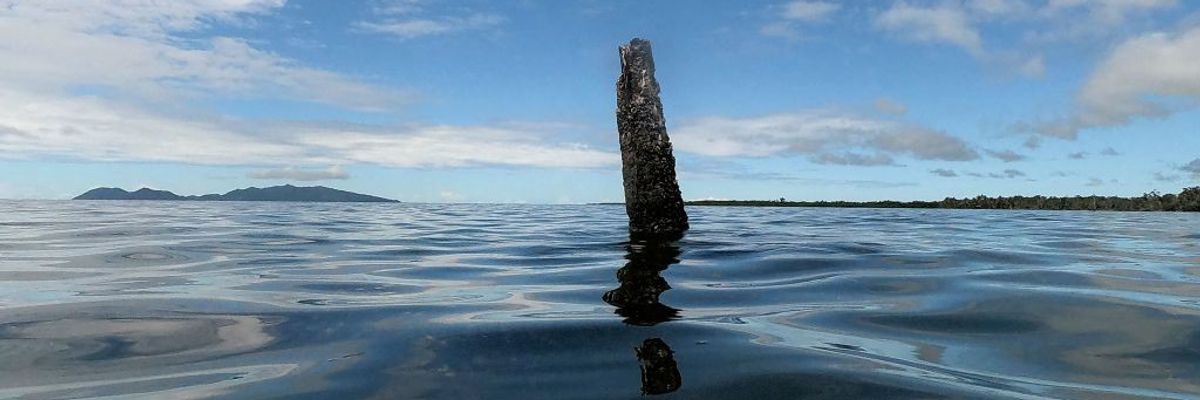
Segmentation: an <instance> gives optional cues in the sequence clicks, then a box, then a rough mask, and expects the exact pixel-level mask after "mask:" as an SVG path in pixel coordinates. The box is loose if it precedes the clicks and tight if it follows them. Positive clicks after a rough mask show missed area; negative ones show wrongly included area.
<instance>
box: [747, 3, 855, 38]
mask: <svg viewBox="0 0 1200 400" xmlns="http://www.w3.org/2000/svg"><path fill="white" fill-rule="evenodd" d="M773 8H777V11H776V15H775V19H774V20H773V21H771V22H769V23H767V24H766V25H763V26H762V27H761V28H759V30H758V32H759V33H761V34H763V35H765V36H777V37H782V38H786V39H792V40H796V39H799V38H800V33H799V32H797V29H798V28H797V25H798V24H811V23H817V22H824V21H828V20H829V19H830V17H832V16H833V15H834V14H835V13H837V12H838V10H841V8H842V5H841V4H838V3H833V2H828V1H811V0H796V1H790V2H787V3H784V4H782V5H779V6H778V7H773Z"/></svg>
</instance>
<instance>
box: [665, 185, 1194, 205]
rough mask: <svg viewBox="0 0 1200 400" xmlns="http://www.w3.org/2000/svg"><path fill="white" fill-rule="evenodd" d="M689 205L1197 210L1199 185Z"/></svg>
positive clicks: (718, 201)
mask: <svg viewBox="0 0 1200 400" xmlns="http://www.w3.org/2000/svg"><path fill="white" fill-rule="evenodd" d="M686 204H687V205H691V206H735V207H840V208H960V209H996V210H1094V211H1200V187H1190V188H1186V189H1183V191H1182V192H1180V193H1179V194H1161V193H1158V192H1150V193H1146V194H1143V195H1141V196H1139V197H1116V196H1073V197H1047V196H1012V197H1004V196H1000V197H988V196H982V195H980V196H976V197H973V198H963V199H956V198H953V197H947V198H945V199H943V200H941V201H892V200H883V201H787V199H785V198H780V199H779V200H698V201H688V202H686Z"/></svg>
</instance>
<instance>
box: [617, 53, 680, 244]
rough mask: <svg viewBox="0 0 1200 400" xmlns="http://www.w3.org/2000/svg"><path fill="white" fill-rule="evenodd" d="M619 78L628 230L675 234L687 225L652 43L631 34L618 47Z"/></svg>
mask: <svg viewBox="0 0 1200 400" xmlns="http://www.w3.org/2000/svg"><path fill="white" fill-rule="evenodd" d="M620 54H621V77H620V78H618V79H617V131H618V132H619V136H620V140H621V172H622V175H623V177H624V181H625V213H626V214H628V215H629V233H630V234H631V235H633V236H637V237H650V238H661V239H667V240H674V239H678V238H680V237H682V236H683V233H684V232H685V231H687V229H688V219H687V213H685V212H684V210H683V196H682V195H681V194H680V192H679V183H678V182H677V181H676V180H675V156H674V155H673V154H672V153H671V139H670V138H669V137H667V124H666V118H664V117H663V111H662V101H661V100H660V99H659V97H658V92H659V87H658V82H657V81H656V80H655V79H654V56H653V54H652V53H651V50H650V42H649V41H647V40H644V39H637V38H635V39H633V40H631V41H630V42H629V44H628V45H625V46H621V50H620Z"/></svg>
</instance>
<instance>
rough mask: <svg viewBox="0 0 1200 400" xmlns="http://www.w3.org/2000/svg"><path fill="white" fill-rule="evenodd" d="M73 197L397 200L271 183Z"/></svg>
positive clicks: (105, 190) (111, 190)
mask: <svg viewBox="0 0 1200 400" xmlns="http://www.w3.org/2000/svg"><path fill="white" fill-rule="evenodd" d="M74 200H190V201H302V202H369V203H395V202H398V201H397V200H392V199H385V198H383V197H376V196H371V195H365V194H358V193H354V192H347V191H345V190H338V189H333V188H327V187H324V186H292V185H283V186H271V187H267V188H257V187H249V188H245V189H236V190H232V191H230V192H228V193H225V194H206V195H203V196H180V195H177V194H175V193H171V192H169V191H166V190H154V189H150V188H141V189H138V190H135V191H132V192H130V191H127V190H125V189H121V188H109V187H101V188H95V189H92V190H89V191H87V192H85V193H83V194H81V195H79V196H75V198H74Z"/></svg>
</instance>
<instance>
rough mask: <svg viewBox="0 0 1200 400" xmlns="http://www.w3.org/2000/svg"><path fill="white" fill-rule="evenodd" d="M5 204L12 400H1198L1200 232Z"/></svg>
mask: <svg viewBox="0 0 1200 400" xmlns="http://www.w3.org/2000/svg"><path fill="white" fill-rule="evenodd" d="M689 213H690V215H691V217H692V226H693V228H692V231H691V232H690V233H689V234H688V236H687V237H686V238H685V239H684V240H682V241H680V242H678V243H676V244H674V245H641V244H630V243H628V240H627V237H626V231H625V216H624V209H623V208H622V207H620V206H525V205H522V206H516V205H512V206H510V205H420V204H280V203H191V202H188V203H179V202H69V201H61V202H0V398H29V399H48V398H84V397H114V398H139V397H141V398H201V397H213V398H246V399H265V398H389V399H390V398H431V399H471V398H480V399H483V398H486V399H503V398H517V399H530V398H552V399H588V398H637V397H640V396H644V395H659V396H660V397H661V398H730V399H732V398H788V399H846V398H864V399H882V398H915V399H931V398H1076V399H1126V398H1154V399H1157V398H1197V397H1200V246H1198V245H1197V243H1198V242H1200V214H1176V213H1096V212H1036V211H973V210H866V209H858V210H848V209H796V208H699V207H695V208H690V209H689Z"/></svg>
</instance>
